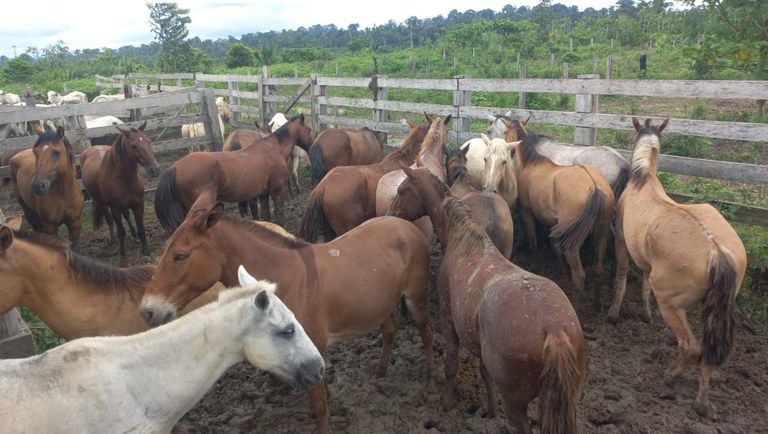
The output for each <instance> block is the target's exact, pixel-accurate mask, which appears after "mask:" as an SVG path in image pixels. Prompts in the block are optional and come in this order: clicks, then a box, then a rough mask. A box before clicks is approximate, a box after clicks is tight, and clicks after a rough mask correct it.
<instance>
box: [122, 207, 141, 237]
mask: <svg viewBox="0 0 768 434" xmlns="http://www.w3.org/2000/svg"><path fill="white" fill-rule="evenodd" d="M134 214H135V213H134ZM123 218H124V219H125V224H127V225H128V231H130V233H131V236H132V237H133V238H136V239H138V238H139V234H138V232H137V231H136V227H135V226H134V225H133V222H132V221H131V210H130V209H128V208H125V209H123Z"/></svg>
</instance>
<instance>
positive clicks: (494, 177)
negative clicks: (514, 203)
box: [483, 139, 514, 193]
mask: <svg viewBox="0 0 768 434" xmlns="http://www.w3.org/2000/svg"><path fill="white" fill-rule="evenodd" d="M512 149H513V147H510V145H509V144H507V142H505V141H504V139H492V140H491V141H490V143H488V146H487V148H486V152H485V155H484V156H483V160H484V164H485V185H483V191H487V192H491V193H496V192H498V189H499V183H500V182H501V180H502V179H503V178H504V177H506V176H510V175H512V176H514V175H513V174H512V172H508V170H512V168H513V164H514V163H513V161H512V152H511V151H512Z"/></svg>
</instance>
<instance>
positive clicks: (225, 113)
mask: <svg viewBox="0 0 768 434" xmlns="http://www.w3.org/2000/svg"><path fill="white" fill-rule="evenodd" d="M216 112H217V115H218V117H219V130H220V131H221V137H224V122H225V121H226V122H229V118H230V115H231V111H230V108H229V104H227V102H226V101H224V97H221V96H219V97H216ZM204 135H205V124H203V123H202V122H195V123H192V124H184V125H182V126H181V137H183V138H185V139H186V138H190V137H202V136H204ZM200 148H201V149H196V150H199V151H206V150H208V148H207V147H206V146H204V145H203V146H201V147H200ZM191 150H195V149H191Z"/></svg>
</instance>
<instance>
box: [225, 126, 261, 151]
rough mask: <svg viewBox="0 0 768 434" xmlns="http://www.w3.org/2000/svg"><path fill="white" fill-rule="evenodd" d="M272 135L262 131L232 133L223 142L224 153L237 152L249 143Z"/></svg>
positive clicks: (243, 130)
mask: <svg viewBox="0 0 768 434" xmlns="http://www.w3.org/2000/svg"><path fill="white" fill-rule="evenodd" d="M270 134H272V133H269V132H266V131H264V130H261V129H259V130H248V129H239V130H235V131H232V132H231V133H229V135H228V136H227V139H226V140H224V148H223V150H224V151H239V150H240V149H243V148H245V147H247V146H248V145H250V144H251V143H253V142H255V141H257V140H260V139H263V138H265V137H267V136H268V135H270Z"/></svg>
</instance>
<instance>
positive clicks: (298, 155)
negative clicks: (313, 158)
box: [269, 112, 309, 194]
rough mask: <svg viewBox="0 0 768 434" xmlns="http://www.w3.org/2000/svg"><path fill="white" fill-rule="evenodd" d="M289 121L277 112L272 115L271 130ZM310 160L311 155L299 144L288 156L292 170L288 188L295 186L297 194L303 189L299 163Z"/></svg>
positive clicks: (275, 129) (273, 130)
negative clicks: (300, 184) (300, 183)
mask: <svg viewBox="0 0 768 434" xmlns="http://www.w3.org/2000/svg"><path fill="white" fill-rule="evenodd" d="M287 123H288V118H286V117H285V115H284V114H283V113H280V112H278V113H276V114H275V115H274V116H272V120H270V121H269V127H270V129H271V131H272V132H273V133H274V132H275V131H277V129H278V128H280V127H282V126H283V125H285V124H287ZM307 160H309V156H308V155H307V153H306V152H305V151H304V150H303V149H301V148H300V147H298V146H294V147H293V152H291V156H290V157H289V158H288V161H287V162H286V163H287V164H288V169H289V170H290V171H291V177H290V178H288V180H289V181H290V182H289V183H288V190H289V191H290V190H291V186H293V187H294V188H295V189H296V194H298V193H299V192H300V191H301V190H300V189H299V163H301V162H302V161H307Z"/></svg>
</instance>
